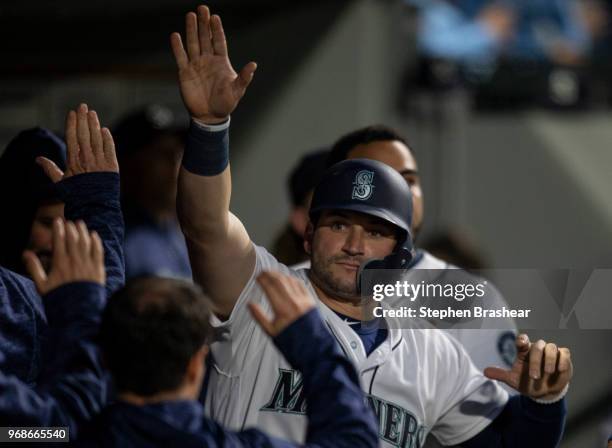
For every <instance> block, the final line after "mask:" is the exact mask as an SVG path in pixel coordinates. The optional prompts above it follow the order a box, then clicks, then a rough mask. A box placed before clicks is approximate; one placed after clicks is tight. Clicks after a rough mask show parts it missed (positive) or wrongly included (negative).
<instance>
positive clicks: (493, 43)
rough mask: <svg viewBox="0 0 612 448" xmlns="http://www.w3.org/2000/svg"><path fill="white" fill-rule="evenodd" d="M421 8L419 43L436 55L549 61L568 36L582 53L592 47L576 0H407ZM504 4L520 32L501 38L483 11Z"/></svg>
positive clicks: (483, 60) (465, 59)
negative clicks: (554, 48)
mask: <svg viewBox="0 0 612 448" xmlns="http://www.w3.org/2000/svg"><path fill="white" fill-rule="evenodd" d="M406 1H407V2H408V3H410V4H412V5H414V6H416V7H418V8H419V10H420V19H419V30H418V45H419V48H420V50H421V52H422V53H423V54H425V55H427V56H430V57H436V58H445V59H452V60H456V61H458V62H462V63H491V62H494V61H495V59H497V57H499V56H506V57H509V58H513V59H527V60H536V61H546V60H547V59H548V54H549V51H550V49H551V47H552V46H553V45H556V44H557V43H558V42H559V41H560V40H563V42H565V43H566V44H567V45H569V46H570V47H571V48H572V49H573V50H574V51H576V52H578V53H585V52H588V51H589V49H590V45H591V40H590V36H589V34H588V32H587V30H586V29H585V27H584V26H583V23H582V21H581V19H580V16H579V11H578V5H577V3H576V1H575V0H505V1H501V2H493V1H491V0H456V1H445V0H406ZM494 4H499V5H501V6H504V7H507V8H508V9H510V10H512V11H513V12H514V16H515V24H514V31H515V33H514V36H513V37H512V38H511V39H510V40H508V41H507V42H501V41H500V40H499V39H498V38H497V37H496V36H495V35H494V34H493V33H492V32H491V31H490V30H489V29H488V28H487V27H486V26H485V25H484V24H483V23H482V22H481V21H479V20H477V17H478V15H479V14H480V13H481V12H482V11H483V9H484V8H486V7H487V6H491V5H494Z"/></svg>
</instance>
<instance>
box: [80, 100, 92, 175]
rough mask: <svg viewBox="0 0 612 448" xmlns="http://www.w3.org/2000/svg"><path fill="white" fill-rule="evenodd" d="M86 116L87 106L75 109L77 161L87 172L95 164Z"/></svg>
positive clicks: (87, 112)
mask: <svg viewBox="0 0 612 448" xmlns="http://www.w3.org/2000/svg"><path fill="white" fill-rule="evenodd" d="M88 116H89V109H88V107H87V104H81V105H80V106H79V107H78V109H77V142H78V145H79V161H80V162H81V166H82V167H83V168H84V169H85V171H88V168H89V167H91V166H93V165H94V164H95V158H94V154H93V148H92V142H91V133H90V129H89V118H88Z"/></svg>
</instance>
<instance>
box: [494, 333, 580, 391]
mask: <svg viewBox="0 0 612 448" xmlns="http://www.w3.org/2000/svg"><path fill="white" fill-rule="evenodd" d="M516 348H517V355H516V361H514V364H513V365H512V368H511V369H510V370H505V369H500V368H498V367H487V368H486V369H485V370H484V374H485V376H486V377H487V378H491V379H493V380H498V381H502V382H504V383H506V384H507V385H508V386H510V387H512V388H514V389H516V390H517V391H519V392H520V393H521V394H523V395H527V396H529V397H531V398H542V399H549V398H552V397H554V396H556V395H558V394H559V393H560V392H561V391H562V390H563V389H564V388H565V386H566V385H567V384H568V383H569V381H570V379H571V378H572V373H573V366H572V360H571V358H570V351H569V349H568V348H565V347H561V348H558V347H557V346H556V345H555V344H553V343H546V341H543V340H542V339H540V340H539V341H537V342H535V343H531V342H529V337H528V336H527V335H526V334H521V335H519V336H518V337H517V338H516Z"/></svg>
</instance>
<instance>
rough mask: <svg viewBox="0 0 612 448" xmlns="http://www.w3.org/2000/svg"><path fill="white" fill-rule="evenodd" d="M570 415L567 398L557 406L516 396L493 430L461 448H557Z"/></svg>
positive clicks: (509, 402) (492, 424)
mask: <svg viewBox="0 0 612 448" xmlns="http://www.w3.org/2000/svg"><path fill="white" fill-rule="evenodd" d="M566 413H567V409H566V404H565V398H564V399H562V400H560V401H558V402H556V403H553V404H540V403H536V402H535V401H533V400H532V399H530V398H529V397H525V396H523V395H516V396H513V397H511V398H510V399H509V400H508V403H506V406H505V407H504V409H503V410H502V412H501V413H500V414H499V415H498V416H497V418H496V419H495V420H493V421H492V422H491V424H490V425H489V426H487V427H486V428H485V429H483V430H482V431H481V432H480V433H478V434H477V435H476V436H474V437H473V438H471V439H470V440H468V441H467V442H464V443H462V444H461V446H462V447H465V448H485V447H487V448H490V447H493V448H495V447H504V448H532V447H533V448H548V447H550V448H553V447H556V446H558V445H559V442H560V441H561V436H562V435H563V427H564V426H565V415H566Z"/></svg>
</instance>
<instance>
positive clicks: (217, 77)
mask: <svg viewBox="0 0 612 448" xmlns="http://www.w3.org/2000/svg"><path fill="white" fill-rule="evenodd" d="M185 35H186V44H187V49H186V50H185V47H184V46H183V43H182V41H181V35H180V34H179V33H172V35H171V37H170V42H171V45H172V51H173V53H174V58H175V60H176V64H177V66H178V70H179V85H180V90H181V95H182V97H183V101H184V103H185V106H186V107H187V110H188V111H189V113H190V114H191V116H192V117H193V118H195V119H197V120H199V121H202V122H204V123H208V124H214V123H220V122H222V121H225V120H226V119H227V117H228V116H229V114H230V113H231V112H232V111H233V110H234V109H235V108H236V106H237V105H238V102H239V101H240V99H241V98H242V96H243V95H244V93H245V91H246V88H247V87H248V85H249V83H250V82H251V80H252V79H253V73H254V72H255V69H256V68H257V65H256V64H255V63H254V62H249V63H248V64H247V65H246V66H245V67H244V68H243V69H242V70H241V71H240V74H237V73H236V71H235V70H234V69H233V68H232V64H231V62H230V60H229V57H228V54H227V43H226V40H225V33H224V32H223V26H222V24H221V19H220V17H219V16H216V15H215V16H212V17H211V16H210V12H209V10H208V8H207V7H206V6H200V7H198V13H197V15H196V14H195V13H193V12H190V13H188V14H187V16H186V18H185Z"/></svg>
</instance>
